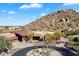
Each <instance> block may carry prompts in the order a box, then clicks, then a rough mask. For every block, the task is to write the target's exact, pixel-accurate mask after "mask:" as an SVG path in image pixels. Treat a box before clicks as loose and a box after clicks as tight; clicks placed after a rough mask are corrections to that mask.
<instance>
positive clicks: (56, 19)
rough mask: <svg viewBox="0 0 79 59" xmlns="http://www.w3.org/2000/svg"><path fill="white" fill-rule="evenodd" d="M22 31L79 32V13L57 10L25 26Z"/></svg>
mask: <svg viewBox="0 0 79 59" xmlns="http://www.w3.org/2000/svg"><path fill="white" fill-rule="evenodd" d="M24 29H25V30H31V31H55V30H58V31H62V32H71V31H72V32H75V31H79V12H76V11H75V10H73V9H67V10H59V11H57V12H54V13H50V14H48V15H46V16H43V17H41V18H40V19H37V20H36V21H33V22H31V23H30V24H28V25H25V26H24ZM77 33H78V32H77Z"/></svg>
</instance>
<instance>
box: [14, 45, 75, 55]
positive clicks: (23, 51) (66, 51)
mask: <svg viewBox="0 0 79 59" xmlns="http://www.w3.org/2000/svg"><path fill="white" fill-rule="evenodd" d="M42 47H46V46H38V48H42ZM49 48H52V49H55V50H57V51H59V52H60V53H61V54H62V56H76V55H75V54H74V53H73V52H72V51H71V50H69V49H66V48H63V47H55V46H53V47H51V46H49ZM32 49H36V46H32V47H27V48H23V49H21V50H19V51H17V52H15V53H14V54H13V55H12V56H26V53H28V52H29V51H30V50H32Z"/></svg>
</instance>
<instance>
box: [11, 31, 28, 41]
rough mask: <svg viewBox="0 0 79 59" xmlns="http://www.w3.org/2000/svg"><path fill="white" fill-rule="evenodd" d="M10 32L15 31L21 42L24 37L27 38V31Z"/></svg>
mask: <svg viewBox="0 0 79 59" xmlns="http://www.w3.org/2000/svg"><path fill="white" fill-rule="evenodd" d="M10 33H14V34H15V35H16V36H17V38H18V40H19V41H20V42H22V41H23V39H24V38H27V33H26V32H25V31H10Z"/></svg>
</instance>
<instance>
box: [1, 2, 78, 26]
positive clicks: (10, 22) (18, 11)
mask: <svg viewBox="0 0 79 59" xmlns="http://www.w3.org/2000/svg"><path fill="white" fill-rule="evenodd" d="M61 9H74V10H76V11H77V12H78V10H79V4H74V3H0V26H16V25H17V26H18V25H25V24H28V23H30V22H32V21H34V20H36V19H38V18H40V17H42V16H45V15H47V14H49V13H52V12H56V11H57V10H61Z"/></svg>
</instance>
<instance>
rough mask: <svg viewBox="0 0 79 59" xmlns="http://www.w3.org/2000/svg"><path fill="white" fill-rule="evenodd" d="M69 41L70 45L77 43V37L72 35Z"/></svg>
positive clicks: (78, 41) (78, 43)
mask: <svg viewBox="0 0 79 59" xmlns="http://www.w3.org/2000/svg"><path fill="white" fill-rule="evenodd" d="M69 41H70V44H71V45H79V37H72V38H70V39H69Z"/></svg>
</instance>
